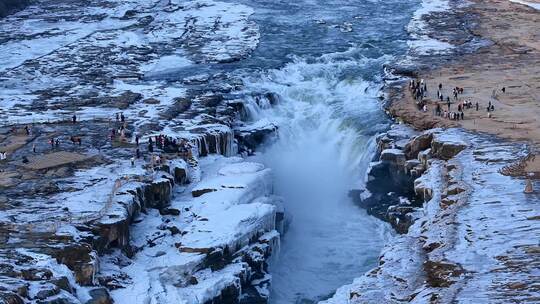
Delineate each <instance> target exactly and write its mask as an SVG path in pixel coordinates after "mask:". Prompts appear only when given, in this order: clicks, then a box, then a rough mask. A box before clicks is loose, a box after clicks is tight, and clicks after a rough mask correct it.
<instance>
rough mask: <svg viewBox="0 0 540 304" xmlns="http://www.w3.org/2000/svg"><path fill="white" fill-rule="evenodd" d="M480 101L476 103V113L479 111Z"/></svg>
mask: <svg viewBox="0 0 540 304" xmlns="http://www.w3.org/2000/svg"><path fill="white" fill-rule="evenodd" d="M478 106H479V105H478V101H477V102H476V111H478Z"/></svg>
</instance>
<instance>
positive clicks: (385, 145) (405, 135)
mask: <svg viewBox="0 0 540 304" xmlns="http://www.w3.org/2000/svg"><path fill="white" fill-rule="evenodd" d="M377 146H378V148H379V152H380V155H379V157H378V159H379V161H378V162H375V163H372V166H371V168H370V170H369V172H368V181H367V183H366V189H367V190H368V191H369V193H370V196H369V197H367V198H362V199H357V201H358V204H359V205H360V206H361V207H363V208H365V209H366V210H367V211H368V213H369V214H371V215H374V216H376V217H378V218H380V219H383V220H385V221H388V222H390V224H391V225H392V226H393V227H394V228H395V229H396V231H398V232H399V233H406V232H407V230H408V228H409V227H410V226H411V225H412V224H413V223H414V221H415V220H416V219H417V218H418V217H419V214H417V211H418V208H419V207H421V205H422V203H423V202H424V201H429V200H430V199H431V198H432V195H433V189H431V185H430V184H429V181H426V180H425V178H424V177H422V174H423V173H424V172H425V171H426V169H427V168H428V167H429V165H430V161H431V159H432V158H439V159H443V160H447V159H450V158H452V157H454V156H456V155H457V154H458V153H459V152H461V151H462V150H464V149H465V148H466V147H467V144H466V143H465V142H463V140H461V139H460V138H459V137H456V136H453V135H452V133H447V132H443V131H442V130H440V129H434V130H429V131H425V132H423V133H420V134H418V133H417V132H414V131H412V130H410V129H407V127H406V126H401V125H400V126H397V127H394V128H392V129H391V130H390V131H389V132H387V133H383V134H381V135H379V136H378V137H377ZM417 178H418V179H417ZM463 191H465V190H464V189H462V187H460V186H458V185H455V186H453V187H450V188H449V191H448V194H447V197H445V202H446V203H447V205H450V204H452V199H453V196H452V195H455V194H459V193H461V192H463ZM356 197H360V195H358V196H356Z"/></svg>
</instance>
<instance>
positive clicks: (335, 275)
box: [245, 0, 416, 304]
mask: <svg viewBox="0 0 540 304" xmlns="http://www.w3.org/2000/svg"><path fill="white" fill-rule="evenodd" d="M290 2H292V1H290ZM246 4H248V5H251V6H254V8H255V12H256V13H255V17H254V18H255V19H256V21H257V22H258V23H259V25H260V26H261V33H262V35H261V37H262V40H261V45H260V47H259V49H258V50H257V52H256V53H255V55H254V56H253V57H252V59H250V60H249V61H248V63H247V64H246V66H250V65H251V66H258V67H259V70H257V71H253V70H250V72H249V73H246V76H245V83H246V90H247V91H248V92H273V93H277V94H278V95H279V97H280V101H279V104H278V105H277V106H274V107H267V108H260V107H257V106H254V107H253V109H252V111H251V112H252V113H251V114H252V119H253V120H269V121H272V122H275V123H276V124H277V125H278V126H279V136H278V138H277V140H275V141H272V142H271V143H269V144H268V145H267V147H266V148H265V149H264V150H263V151H262V153H261V154H260V155H259V156H258V158H259V159H260V160H261V161H263V162H264V163H265V164H266V165H267V166H268V167H270V168H272V170H273V172H274V180H275V191H276V194H278V195H281V196H283V197H284V199H285V209H286V212H287V214H288V215H289V217H290V218H291V219H292V220H291V224H290V228H289V230H288V231H287V233H286V234H285V235H284V236H283V238H282V245H281V252H280V253H279V256H278V257H277V258H276V259H275V260H274V261H273V262H272V264H271V267H270V272H271V274H272V277H273V279H272V292H271V303H275V304H282V303H283V304H290V303H314V302H317V301H319V300H321V299H324V298H326V297H328V296H330V295H331V294H332V293H333V292H334V291H335V289H336V288H338V287H340V286H342V285H344V284H347V283H350V282H352V280H353V278H355V277H358V276H360V275H362V274H363V273H364V272H365V271H367V270H369V269H370V268H372V267H374V266H375V265H376V259H377V257H378V255H379V253H380V250H381V248H382V245H383V244H384V238H385V237H384V234H385V231H387V230H386V229H385V227H386V226H385V225H384V224H382V223H380V222H379V221H378V220H376V219H374V218H371V217H369V216H368V215H367V214H366V213H365V212H364V211H363V210H361V209H359V208H357V207H356V206H355V205H354V204H353V202H352V201H351V200H350V199H349V198H348V191H349V190H350V189H356V188H359V187H360V186H361V183H362V181H363V178H364V176H365V171H366V168H367V165H368V163H369V161H370V160H371V158H372V156H373V152H374V148H375V147H374V135H375V134H376V133H377V132H379V131H381V130H383V129H385V128H386V127H387V124H388V121H387V120H386V118H385V116H384V114H383V112H382V111H381V109H380V104H379V100H378V94H379V90H380V88H381V86H382V71H383V65H384V64H385V63H388V62H390V61H392V60H395V59H396V58H399V56H402V55H403V54H404V52H405V51H406V43H405V42H404V41H405V39H406V33H405V30H404V27H405V26H406V24H407V23H408V20H409V18H410V15H411V14H412V10H413V8H414V6H415V4H416V3H414V2H411V3H403V1H380V2H379V1H322V0H311V1H307V0H306V1H294V3H287V2H284V1H277V2H272V3H266V2H264V3H263V2H258V1H256V2H255V3H254V2H250V3H247V2H246ZM319 19H320V20H324V22H322V21H319V22H315V20H319ZM321 23H325V24H321ZM350 27H352V29H353V31H352V32H349V30H348V28H350ZM260 67H264V69H260Z"/></svg>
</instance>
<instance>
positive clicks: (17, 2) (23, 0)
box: [0, 0, 31, 18]
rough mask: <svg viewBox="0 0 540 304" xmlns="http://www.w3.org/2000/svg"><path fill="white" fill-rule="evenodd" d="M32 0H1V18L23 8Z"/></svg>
mask: <svg viewBox="0 0 540 304" xmlns="http://www.w3.org/2000/svg"><path fill="white" fill-rule="evenodd" d="M30 2H31V1H30V0H2V1H1V2H0V18H2V17H5V16H7V15H9V14H12V13H14V12H16V11H18V10H21V9H23V8H24V7H25V6H27V5H28V4H30Z"/></svg>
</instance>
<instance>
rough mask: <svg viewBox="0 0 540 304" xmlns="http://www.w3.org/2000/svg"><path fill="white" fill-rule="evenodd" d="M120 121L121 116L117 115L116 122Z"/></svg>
mask: <svg viewBox="0 0 540 304" xmlns="http://www.w3.org/2000/svg"><path fill="white" fill-rule="evenodd" d="M119 120H120V114H118V113H116V121H119Z"/></svg>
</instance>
